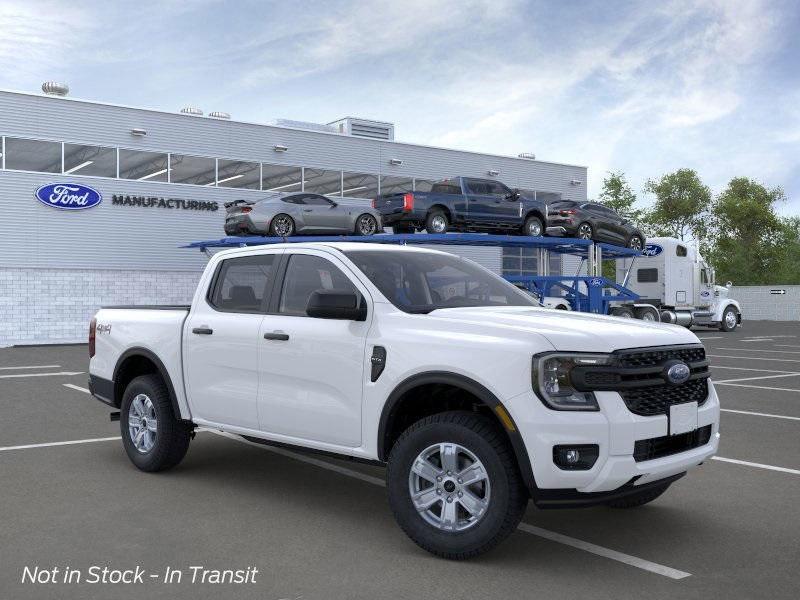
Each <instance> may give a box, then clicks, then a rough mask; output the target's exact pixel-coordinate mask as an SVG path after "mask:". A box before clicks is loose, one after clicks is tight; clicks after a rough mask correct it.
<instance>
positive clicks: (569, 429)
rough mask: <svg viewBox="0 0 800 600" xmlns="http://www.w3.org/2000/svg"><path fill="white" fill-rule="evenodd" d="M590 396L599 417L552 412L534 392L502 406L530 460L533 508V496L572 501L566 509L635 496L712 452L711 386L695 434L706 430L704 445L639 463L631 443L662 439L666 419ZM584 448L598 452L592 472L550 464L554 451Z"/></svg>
mask: <svg viewBox="0 0 800 600" xmlns="http://www.w3.org/2000/svg"><path fill="white" fill-rule="evenodd" d="M595 396H596V398H597V402H598V404H599V405H600V411H598V412H582V411H557V410H552V409H549V408H547V407H545V406H544V404H543V403H542V402H541V400H539V398H538V397H537V396H536V395H535V394H534V393H533V391H530V392H525V393H523V394H520V395H519V396H516V397H515V398H513V399H511V400H510V401H508V402H507V408H508V410H509V412H511V414H512V417H513V418H514V422H515V424H516V426H517V428H518V430H519V432H520V434H521V436H522V439H523V441H524V445H525V449H526V450H527V452H528V456H529V457H530V459H531V463H532V464H531V468H532V472H533V477H534V480H535V488H536V489H532V490H531V494H532V496H533V498H534V502H536V503H537V504H538V502H537V496H538V497H539V499H540V500H542V501H546V500H547V498H548V497H550V498H552V497H554V496H555V497H562V498H565V499H569V500H572V501H573V502H570V504H575V505H580V504H581V501H580V500H581V498H583V499H585V500H588V499H590V498H592V497H593V498H594V500H596V502H594V503H597V502H599V501H603V500H602V495H601V493H604V492H608V493H611V492H621V491H624V488H625V487H626V486H628V487H629V488H630V489H629V492H630V493H633V492H637V491H639V490H641V489H642V488H641V487H640V486H643V485H646V484H649V483H653V482H661V483H663V482H664V481H666V479H667V478H670V477H673V476H678V475H681V474H683V473H685V472H686V471H688V470H689V469H691V468H693V467H696V466H697V465H699V464H701V463H702V462H703V461H705V460H707V459H708V458H710V457H711V456H713V455H714V454H715V453H716V452H717V448H718V446H719V414H720V413H719V399H718V397H717V394H716V391H715V390H714V386H713V384H711V383H710V382H709V393H708V398H707V399H706V401H705V402H704V403H703V404H702V406H700V407H698V412H697V428H698V429H699V428H702V427H705V426H706V425H710V426H711V435H710V438H709V440H708V442H707V443H705V444H703V445H701V446H697V447H695V448H691V449H689V450H686V451H682V452H678V453H675V454H670V455H668V456H663V457H660V458H656V459H653V460H642V461H639V462H637V461H636V460H635V459H634V446H635V444H636V442H637V441H638V440H650V439H653V438H660V437H664V436H667V435H668V434H669V431H668V428H669V425H668V418H667V416H666V415H656V416H649V417H645V416H639V415H636V414H634V413H632V412H631V411H630V410H628V407H627V406H625V403H624V401H623V400H622V397H621V396H620V395H619V394H618V393H616V392H595ZM584 444H597V445H598V447H599V456H598V458H597V461H596V462H595V464H594V466H592V468H591V469H588V470H585V471H579V470H562V469H560V468H559V467H558V466H556V465H555V463H554V462H553V460H552V456H553V447H554V446H557V445H575V446H579V445H584ZM584 494H586V495H587V496H582V495H584ZM589 494H591V496H588V495H589Z"/></svg>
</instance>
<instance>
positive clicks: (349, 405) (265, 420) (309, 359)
mask: <svg viewBox="0 0 800 600" xmlns="http://www.w3.org/2000/svg"><path fill="white" fill-rule="evenodd" d="M287 258H288V263H287V265H286V274H285V277H284V280H283V284H282V286H281V287H280V289H278V288H277V287H276V298H275V299H274V300H273V303H272V306H271V307H270V314H268V315H267V316H266V317H264V321H263V323H262V325H261V331H260V333H259V344H260V349H259V353H258V361H259V372H260V381H261V384H260V387H259V392H258V411H259V419H260V427H261V430H262V431H264V432H266V433H270V434H277V435H282V436H287V437H289V438H293V439H294V440H298V441H299V440H306V441H314V442H323V443H326V444H333V445H337V446H342V447H348V448H355V447H358V446H360V445H361V396H362V388H363V382H364V377H365V371H364V369H365V362H366V360H367V357H366V354H365V352H366V338H367V330H368V328H369V320H367V321H348V320H337V319H317V318H312V317H309V316H307V314H306V306H307V304H308V299H309V297H310V296H311V294H312V293H313V292H315V291H317V290H321V289H325V290H331V289H336V290H348V291H353V290H355V291H357V292H358V293H359V294H361V295H362V296H363V297H364V298H367V297H368V294H367V291H366V288H364V287H363V286H362V285H361V284H360V282H357V281H355V279H354V277H353V276H352V273H350V275H348V274H347V273H349V268H348V267H347V266H346V265H345V264H344V263H342V262H341V261H339V260H338V259H337V258H335V257H333V256H330V255H328V254H327V253H325V252H319V251H314V250H298V251H296V252H291V253H287ZM363 301H366V300H363Z"/></svg>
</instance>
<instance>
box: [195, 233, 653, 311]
mask: <svg viewBox="0 0 800 600" xmlns="http://www.w3.org/2000/svg"><path fill="white" fill-rule="evenodd" d="M307 242H360V243H371V244H400V245H406V244H409V245H411V244H413V245H417V244H423V245H442V246H495V247H502V248H536V249H543V250H546V251H548V252H557V253H559V254H570V255H573V256H580V257H589V256H590V255H591V253H592V252H593V251H594V250H595V249H596V248H599V249H600V252H601V256H602V257H603V258H631V257H636V256H639V255H640V254H641V253H640V252H639V251H638V250H632V249H630V248H622V247H620V246H613V245H611V244H605V243H601V242H592V241H591V240H580V239H574V238H557V237H528V236H519V235H485V234H481V233H442V234H424V233H416V234H415V233H409V234H378V235H373V236H369V237H360V236H353V235H324V236H295V237H289V238H279V237H261V236H246V237H225V238H221V239H218V240H205V241H198V242H192V243H190V244H187V245H186V246H182V248H196V249H199V250H200V251H202V252H207V251H208V250H209V249H212V248H241V247H246V246H264V245H271V244H284V243H288V244H293V243H307ZM505 279H507V280H508V281H510V282H511V283H514V284H516V285H519V286H522V287H525V288H526V289H527V290H528V291H530V292H532V293H534V294H536V295H538V296H540V297H544V296H556V295H562V294H563V296H564V299H565V300H567V301H568V302H569V303H570V305H571V306H572V309H573V310H577V311H581V312H592V313H599V314H608V312H609V309H610V305H611V303H612V302H620V301H635V300H638V299H639V296H638V295H637V294H635V293H634V292H632V291H631V290H629V289H628V288H626V287H624V286H622V285H620V284H618V283H616V282H614V281H611V280H609V279H607V278H605V277H601V276H596V275H588V276H587V275H575V276H569V275H508V276H505Z"/></svg>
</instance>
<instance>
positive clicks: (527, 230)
mask: <svg viewBox="0 0 800 600" xmlns="http://www.w3.org/2000/svg"><path fill="white" fill-rule="evenodd" d="M543 232H544V225H542V220H541V219H540V218H539V217H528V218H527V219H525V225H523V227H522V235H529V236H531V237H539V236H541V235H542V233H543Z"/></svg>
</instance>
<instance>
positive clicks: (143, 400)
mask: <svg viewBox="0 0 800 600" xmlns="http://www.w3.org/2000/svg"><path fill="white" fill-rule="evenodd" d="M128 435H130V438H131V442H133V445H134V447H135V448H136V450H138V451H139V452H141V453H142V454H147V453H148V452H150V450H152V449H153V446H155V443H156V436H157V435H158V419H157V418H156V408H155V406H153V401H152V400H150V397H149V396H148V395H146V394H138V395H137V396H136V397H134V399H133V402H131V408H130V410H129V411H128Z"/></svg>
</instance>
